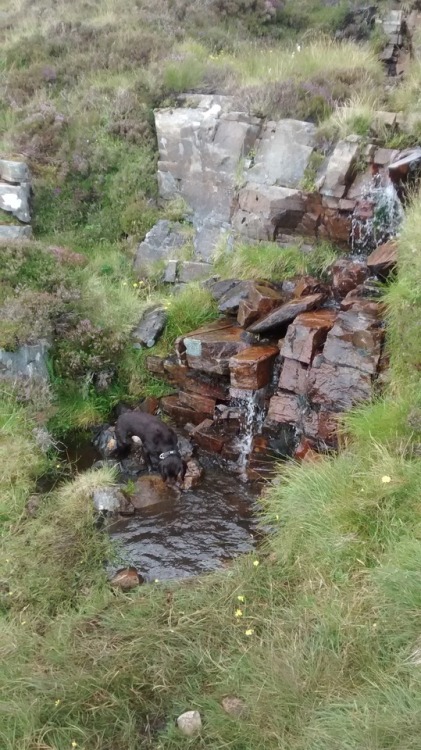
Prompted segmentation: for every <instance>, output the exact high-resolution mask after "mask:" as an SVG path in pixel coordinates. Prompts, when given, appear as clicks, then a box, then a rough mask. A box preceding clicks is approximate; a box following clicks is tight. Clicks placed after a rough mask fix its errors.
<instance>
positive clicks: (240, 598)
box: [237, 594, 245, 602]
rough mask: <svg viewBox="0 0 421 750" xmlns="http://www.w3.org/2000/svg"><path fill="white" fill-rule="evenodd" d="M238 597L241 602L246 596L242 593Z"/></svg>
mask: <svg viewBox="0 0 421 750" xmlns="http://www.w3.org/2000/svg"><path fill="white" fill-rule="evenodd" d="M237 599H238V601H239V602H244V601H245V597H244V596H243V595H242V594H240V595H239V596H237Z"/></svg>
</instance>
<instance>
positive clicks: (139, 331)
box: [132, 305, 167, 348]
mask: <svg viewBox="0 0 421 750" xmlns="http://www.w3.org/2000/svg"><path fill="white" fill-rule="evenodd" d="M166 323H167V313H166V312H165V310H164V308H163V307H161V306H159V305H158V306H154V307H152V308H149V309H147V310H145V312H144V313H143V314H142V317H141V319H140V322H139V323H138V325H137V326H136V328H135V329H134V330H133V331H132V339H133V341H134V342H135V346H138V347H139V348H141V347H142V346H147V347H148V348H151V347H152V346H154V344H156V342H157V341H158V339H159V337H160V336H161V334H162V332H163V330H164V328H165V326H166Z"/></svg>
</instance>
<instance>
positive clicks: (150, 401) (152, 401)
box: [139, 396, 159, 414]
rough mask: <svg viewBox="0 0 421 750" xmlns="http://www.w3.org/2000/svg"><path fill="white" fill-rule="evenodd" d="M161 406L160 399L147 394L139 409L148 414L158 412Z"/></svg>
mask: <svg viewBox="0 0 421 750" xmlns="http://www.w3.org/2000/svg"><path fill="white" fill-rule="evenodd" d="M158 408H159V400H158V399H157V398H155V397H154V396H147V397H146V398H145V399H143V401H142V403H141V404H140V406H139V410H140V411H143V412H146V414H156V413H157V411H158Z"/></svg>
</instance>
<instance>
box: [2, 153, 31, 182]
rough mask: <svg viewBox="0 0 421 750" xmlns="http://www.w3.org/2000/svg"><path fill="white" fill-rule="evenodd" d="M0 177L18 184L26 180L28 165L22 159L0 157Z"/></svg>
mask: <svg viewBox="0 0 421 750" xmlns="http://www.w3.org/2000/svg"><path fill="white" fill-rule="evenodd" d="M0 179H1V180H5V181H6V182H14V183H16V184H19V183H20V182H28V181H29V169H28V165H27V164H25V162H24V161H10V160H8V159H0Z"/></svg>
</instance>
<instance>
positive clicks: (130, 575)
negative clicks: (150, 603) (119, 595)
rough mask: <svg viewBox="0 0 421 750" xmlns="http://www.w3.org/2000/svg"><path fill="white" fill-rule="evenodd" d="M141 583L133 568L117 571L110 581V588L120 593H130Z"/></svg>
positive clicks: (140, 577)
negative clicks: (116, 589) (118, 590)
mask: <svg viewBox="0 0 421 750" xmlns="http://www.w3.org/2000/svg"><path fill="white" fill-rule="evenodd" d="M142 583H143V578H142V576H141V575H140V574H139V573H138V572H137V570H136V568H133V567H129V568H122V569H121V570H118V571H117V573H116V574H115V575H114V576H113V577H112V579H111V581H110V584H111V586H113V587H114V588H118V589H121V591H131V590H132V589H135V588H137V587H138V586H140V585H141V584H142Z"/></svg>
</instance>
